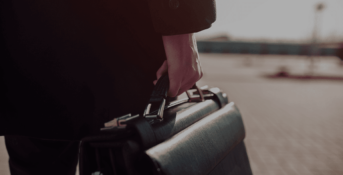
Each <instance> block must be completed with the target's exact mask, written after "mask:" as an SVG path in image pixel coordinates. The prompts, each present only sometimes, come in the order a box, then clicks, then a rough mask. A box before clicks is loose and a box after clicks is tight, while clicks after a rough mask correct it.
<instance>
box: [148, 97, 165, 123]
mask: <svg viewBox="0 0 343 175" xmlns="http://www.w3.org/2000/svg"><path fill="white" fill-rule="evenodd" d="M165 105H166V99H164V98H163V100H162V102H161V104H160V107H159V108H158V111H157V114H156V115H152V114H149V113H150V109H151V103H149V104H148V105H147V106H146V108H145V111H144V113H143V117H145V118H152V119H160V120H163V112H164V107H165Z"/></svg>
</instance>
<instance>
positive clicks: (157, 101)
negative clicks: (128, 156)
mask: <svg viewBox="0 0 343 175" xmlns="http://www.w3.org/2000/svg"><path fill="white" fill-rule="evenodd" d="M190 89H195V90H196V93H197V95H199V97H198V98H197V97H192V95H191V94H190V93H189V92H188V91H186V94H187V96H188V102H201V101H204V99H205V96H204V95H203V92H202V90H201V89H200V88H198V86H196V84H194V86H193V87H192V88H190ZM168 90H169V77H168V74H164V75H163V76H162V77H160V79H158V81H157V83H156V85H155V87H154V90H153V91H152V93H151V96H150V99H149V103H148V105H147V106H146V108H145V111H144V113H143V117H144V118H147V119H159V120H163V112H164V109H165V106H166V99H167V96H168ZM184 102H187V101H184ZM152 104H154V105H160V106H159V108H158V110H157V114H151V113H150V109H151V106H152ZM153 113H155V112H153ZM138 117H140V115H139V114H137V115H133V116H132V115H131V114H126V115H123V116H121V117H118V118H115V119H113V120H111V121H109V122H106V123H105V127H104V128H101V130H110V129H112V128H126V124H127V122H128V121H130V120H133V119H136V118H138Z"/></svg>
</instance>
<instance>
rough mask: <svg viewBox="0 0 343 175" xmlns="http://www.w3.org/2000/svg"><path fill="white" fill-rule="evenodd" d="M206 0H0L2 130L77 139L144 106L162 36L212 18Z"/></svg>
mask: <svg viewBox="0 0 343 175" xmlns="http://www.w3.org/2000/svg"><path fill="white" fill-rule="evenodd" d="M202 1H203V2H206V3H203V4H202V3H196V2H195V1H187V2H186V1H181V0H180V2H179V5H177V3H176V5H175V2H172V3H171V6H172V7H173V3H174V7H173V9H168V6H166V5H165V4H159V2H158V1H154V0H151V1H149V3H148V2H147V1H144V0H111V1H109V0H97V1H91V0H33V1H22V0H1V4H0V8H1V9H0V10H1V14H0V15H1V23H0V24H1V31H0V32H1V33H0V43H1V46H0V58H1V60H0V104H2V105H0V135H24V136H33V137H39V138H46V139H68V140H71V139H80V138H82V137H84V136H85V135H90V134H94V133H96V132H97V131H98V130H99V128H100V127H101V126H102V124H103V123H104V122H105V121H108V120H110V119H112V118H114V117H118V116H120V115H123V114H126V113H129V112H131V113H139V112H142V111H143V109H144V107H145V104H146V101H147V99H148V96H149V94H150V92H151V90H152V88H153V84H152V81H153V80H154V79H155V72H156V71H157V69H158V68H159V66H160V65H161V64H162V62H163V61H164V60H165V53H164V48H163V43H162V39H161V35H173V34H182V33H190V32H197V31H200V30H203V29H205V28H208V27H210V25H211V23H212V22H213V21H214V14H215V13H214V6H213V1H212V0H210V1H207V0H202ZM161 2H162V1H161ZM207 3H209V4H212V6H208V5H207ZM175 6H178V7H177V8H176V7H175ZM149 7H150V8H149ZM205 7H206V8H205ZM201 9H204V11H205V12H206V13H205V14H203V13H201V12H200V10H201ZM206 14H207V15H206ZM182 16H183V17H182ZM181 17H182V18H181Z"/></svg>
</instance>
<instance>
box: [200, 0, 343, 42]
mask: <svg viewBox="0 0 343 175" xmlns="http://www.w3.org/2000/svg"><path fill="white" fill-rule="evenodd" d="M319 3H323V4H324V6H325V7H324V9H323V10H322V11H321V12H320V13H319V15H318V19H319V20H318V24H319V25H318V28H317V30H318V34H317V36H318V40H322V41H332V42H337V41H343V0H216V7H217V20H216V22H215V23H214V24H213V25H212V27H211V28H210V29H207V30H204V31H201V32H199V33H197V36H198V37H199V38H204V37H205V38H206V37H209V36H215V35H218V34H221V35H228V36H229V37H230V38H231V39H233V40H239V39H245V40H271V41H300V42H302V41H309V40H311V38H312V34H313V29H314V26H315V23H314V21H315V11H316V10H315V9H316V5H317V4H319Z"/></svg>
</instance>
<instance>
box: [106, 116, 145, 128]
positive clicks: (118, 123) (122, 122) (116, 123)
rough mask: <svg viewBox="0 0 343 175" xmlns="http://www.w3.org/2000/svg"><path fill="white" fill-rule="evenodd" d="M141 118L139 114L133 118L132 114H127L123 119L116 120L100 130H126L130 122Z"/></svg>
mask: <svg viewBox="0 0 343 175" xmlns="http://www.w3.org/2000/svg"><path fill="white" fill-rule="evenodd" d="M137 117H139V114H137V115H134V116H131V114H126V115H123V116H121V117H118V118H115V119H113V120H111V121H109V122H107V123H105V127H104V128H101V129H100V130H109V129H113V128H126V124H127V122H128V121H130V120H132V119H135V118H137Z"/></svg>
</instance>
